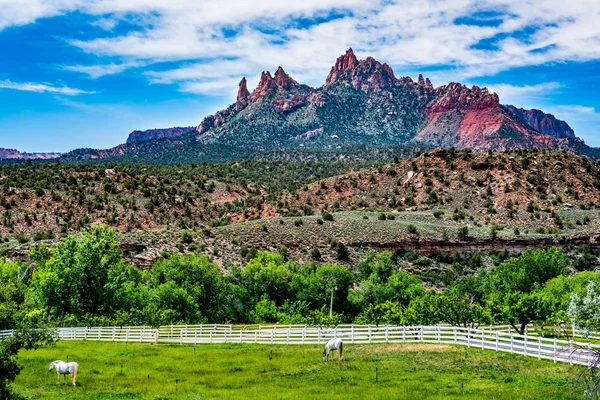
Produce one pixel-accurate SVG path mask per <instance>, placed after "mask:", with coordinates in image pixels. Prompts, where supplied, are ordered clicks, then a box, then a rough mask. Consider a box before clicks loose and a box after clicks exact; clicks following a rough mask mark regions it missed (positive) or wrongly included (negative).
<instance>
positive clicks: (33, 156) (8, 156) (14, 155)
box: [0, 148, 61, 160]
mask: <svg viewBox="0 0 600 400" xmlns="http://www.w3.org/2000/svg"><path fill="white" fill-rule="evenodd" d="M60 156H61V154H60V153H21V152H20V151H19V150H15V149H4V148H0V160H52V159H55V158H59V157H60Z"/></svg>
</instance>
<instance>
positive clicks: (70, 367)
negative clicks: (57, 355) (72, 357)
mask: <svg viewBox="0 0 600 400" xmlns="http://www.w3.org/2000/svg"><path fill="white" fill-rule="evenodd" d="M78 366H79V365H77V363H76V362H70V363H67V362H64V361H61V360H56V361H52V362H51V363H50V369H49V371H52V370H53V369H56V373H57V375H58V383H57V384H60V376H61V375H64V377H65V385H66V384H67V375H71V381H72V383H73V386H75V381H76V380H77V367H78Z"/></svg>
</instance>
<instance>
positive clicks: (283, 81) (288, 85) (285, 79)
mask: <svg viewBox="0 0 600 400" xmlns="http://www.w3.org/2000/svg"><path fill="white" fill-rule="evenodd" d="M274 79H275V83H276V84H277V86H279V87H280V88H282V89H283V90H292V89H297V88H298V86H300V85H299V84H298V82H296V81H295V80H294V79H292V77H290V76H289V75H288V74H286V73H285V71H284V70H283V68H281V67H279V68H277V71H275V78H274Z"/></svg>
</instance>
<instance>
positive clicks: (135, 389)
mask: <svg viewBox="0 0 600 400" xmlns="http://www.w3.org/2000/svg"><path fill="white" fill-rule="evenodd" d="M67 357H68V359H69V360H75V361H77V362H79V376H78V381H77V382H78V386H77V387H76V388H73V387H71V386H58V385H57V384H56V374H55V373H54V372H52V373H50V372H48V364H49V363H50V361H52V360H54V359H63V360H66V359H67ZM20 362H21V364H22V365H23V366H24V369H23V371H22V372H21V375H20V376H19V378H18V379H17V382H16V387H17V389H18V390H19V391H20V392H21V393H22V394H25V395H27V396H28V397H30V398H32V399H55V398H63V399H67V398H68V399H167V398H168V399H213V398H214V399H239V398H261V399H262V398H266V399H297V398H304V399H308V398H317V399H323V398H327V399H338V398H339V399H342V398H343V399H348V398H350V399H352V398H356V399H364V398H381V399H391V398H394V399H425V398H426V399H441V398H444V399H445V398H458V399H481V398H490V399H491V398H494V399H516V398H522V399H565V398H577V397H578V395H579V396H580V394H579V393H577V392H575V391H574V386H573V382H575V378H574V377H575V376H576V374H577V372H578V371H579V370H580V367H571V366H567V365H562V364H553V363H552V362H548V361H538V360H535V359H531V358H526V357H521V356H513V355H509V354H504V353H495V352H491V351H481V350H478V349H467V348H461V347H453V346H445V345H427V344H416V345H415V344H403V345H402V344H399V345H362V346H359V345H356V346H352V345H348V346H347V349H346V351H345V360H344V361H343V362H342V363H338V362H337V361H336V362H329V363H325V362H323V361H322V359H321V348H320V346H266V345H240V344H226V345H203V346H196V347H195V348H194V347H191V346H177V345H172V346H167V345H145V344H122V343H120V344H115V343H95V342H59V343H58V344H57V345H56V346H55V347H48V348H43V349H40V350H37V351H29V352H22V353H21V354H20ZM121 364H122V365H123V372H122V373H121ZM376 370H377V375H378V379H377V381H376V380H375V373H376ZM176 380H178V383H177V391H176Z"/></svg>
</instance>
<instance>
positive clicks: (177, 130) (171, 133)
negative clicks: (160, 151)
mask: <svg viewBox="0 0 600 400" xmlns="http://www.w3.org/2000/svg"><path fill="white" fill-rule="evenodd" d="M194 129H195V128H194V127H174V128H166V129H147V130H145V131H133V132H131V133H130V134H129V137H127V143H132V142H140V141H143V140H152V139H162V138H170V137H177V136H181V135H183V134H184V133H188V132H190V131H193V130H194Z"/></svg>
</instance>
